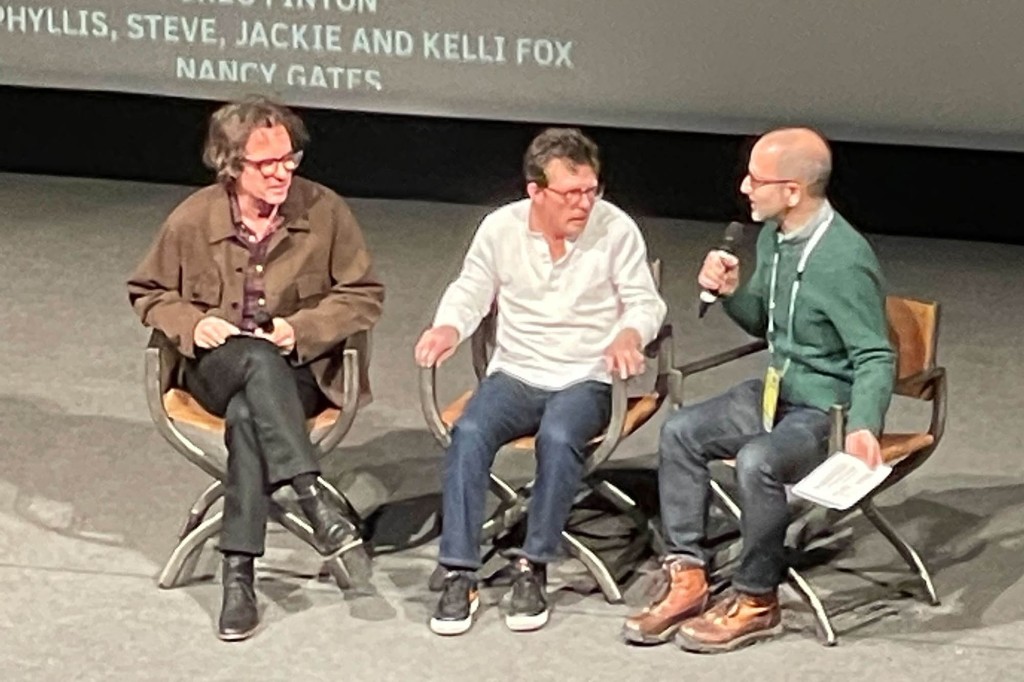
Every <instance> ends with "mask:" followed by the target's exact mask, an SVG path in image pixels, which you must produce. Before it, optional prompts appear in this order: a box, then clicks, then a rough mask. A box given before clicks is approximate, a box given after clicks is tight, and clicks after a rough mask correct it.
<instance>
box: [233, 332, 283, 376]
mask: <svg viewBox="0 0 1024 682" xmlns="http://www.w3.org/2000/svg"><path fill="white" fill-rule="evenodd" d="M244 341H245V346H244V348H243V353H242V358H241V361H242V362H243V363H245V368H246V371H247V373H252V372H259V371H267V370H271V371H280V370H287V369H288V361H287V360H285V358H284V356H283V355H281V352H280V351H279V350H278V349H277V347H276V346H274V344H272V343H270V342H268V341H261V340H256V339H245V340H244Z"/></svg>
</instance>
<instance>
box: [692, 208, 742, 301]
mask: <svg viewBox="0 0 1024 682" xmlns="http://www.w3.org/2000/svg"><path fill="white" fill-rule="evenodd" d="M742 239H743V223H737V222H731V223H729V226H728V227H727V228H725V234H724V235H723V236H722V243H721V244H719V245H718V247H717V248H716V249H715V251H725V252H726V253H728V254H733V255H735V249H736V247H737V246H739V243H740V241H741V240H742ZM717 300H718V291H717V290H716V291H711V290H710V289H703V288H702V289H701V290H700V307H699V308H698V310H697V317H698V318H703V317H704V316H705V315H706V314H707V312H708V308H710V307H711V306H712V305H713V304H714V302H715V301H717Z"/></svg>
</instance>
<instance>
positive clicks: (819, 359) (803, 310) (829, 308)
mask: <svg viewBox="0 0 1024 682" xmlns="http://www.w3.org/2000/svg"><path fill="white" fill-rule="evenodd" d="M813 229H814V228H813V227H809V229H804V230H801V231H800V232H798V233H796V234H793V235H791V238H790V239H787V240H785V241H781V240H779V234H780V233H779V232H778V229H777V226H776V225H774V224H771V223H769V224H767V225H765V227H764V229H762V230H761V234H760V235H759V236H758V239H757V264H756V266H755V269H754V273H753V274H752V275H751V277H750V279H749V280H747V282H746V283H744V284H743V285H741V286H740V288H739V289H737V291H736V292H735V293H734V294H733V295H732V296H729V297H728V298H725V299H723V306H724V308H725V311H726V312H727V313H728V315H729V316H730V317H731V318H732V319H733V320H735V321H736V323H737V324H739V326H740V327H742V328H743V329H744V330H745V331H746V332H747V333H748V334H751V335H752V336H758V337H762V338H763V337H765V336H766V334H767V330H768V294H769V291H768V289H769V286H770V283H771V273H772V260H773V258H774V254H775V249H776V248H778V250H779V269H778V276H777V279H778V281H777V283H776V294H775V332H774V340H773V342H774V353H773V357H772V363H773V364H774V365H775V367H778V368H780V369H781V368H782V367H783V364H784V363H785V360H786V359H787V358H788V359H789V360H790V366H789V368H788V369H787V370H786V374H785V376H784V377H783V379H782V388H781V396H780V397H781V399H782V400H783V401H785V402H787V403H790V404H795V405H809V406H811V407H816V408H818V409H821V410H826V411H827V410H828V409H829V407H831V406H832V405H833V404H837V403H838V404H842V405H848V406H849V411H848V415H847V432H850V431H856V430H858V429H868V430H870V431H871V432H872V433H874V434H875V435H876V436H877V435H878V434H879V433H880V432H881V429H882V422H883V420H884V417H885V412H886V410H887V409H888V407H889V401H890V399H891V397H892V387H893V380H894V373H895V354H894V353H893V350H892V347H891V345H890V343H889V336H888V325H887V323H886V317H885V298H884V294H883V291H882V289H883V281H882V273H881V268H880V267H879V265H878V260H877V259H876V258H875V254H874V252H873V251H872V250H871V246H870V245H869V244H868V243H867V241H866V240H865V239H864V238H863V237H862V236H861V235H860V234H859V233H858V232H857V231H856V230H854V229H853V228H852V227H851V226H850V224H849V223H848V222H846V220H845V219H844V218H843V217H842V216H840V215H839V214H838V213H836V214H835V218H834V219H833V221H832V224H831V225H830V226H829V228H828V229H827V230H826V231H825V234H824V235H823V236H822V238H821V240H820V241H819V242H818V245H817V246H816V247H815V248H814V250H813V251H812V252H811V254H810V257H809V259H808V261H807V265H806V268H805V270H804V273H803V278H802V281H801V284H800V289H799V293H798V294H797V299H796V309H795V310H796V312H795V313H794V320H793V322H794V324H793V338H790V336H789V324H788V318H789V302H790V291H791V288H792V286H793V283H794V281H795V279H796V270H797V263H798V262H799V260H800V256H801V254H802V253H803V250H804V246H806V244H807V241H808V239H809V238H810V236H811V233H812V232H813ZM776 243H778V246H777V247H776Z"/></svg>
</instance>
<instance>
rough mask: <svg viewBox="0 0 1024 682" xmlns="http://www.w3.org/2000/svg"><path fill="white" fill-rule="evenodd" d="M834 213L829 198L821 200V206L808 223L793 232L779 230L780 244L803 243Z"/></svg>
mask: <svg viewBox="0 0 1024 682" xmlns="http://www.w3.org/2000/svg"><path fill="white" fill-rule="evenodd" d="M830 215H832V205H831V204H829V202H828V199H826V200H825V201H823V202H821V207H819V208H818V210H817V212H815V214H814V215H813V216H811V219H810V220H808V221H807V223H806V224H804V225H802V226H801V227H799V228H797V229H795V230H793V231H792V232H790V233H788V234H785V233H783V232H782V231H781V229H780V230H779V243H780V244H802V243H804V242H806V241H807V240H808V239H810V238H811V235H812V234H814V231H815V230H817V229H818V228H819V227H821V225H822V224H823V223H824V222H825V221H826V220H828V218H829V216H830Z"/></svg>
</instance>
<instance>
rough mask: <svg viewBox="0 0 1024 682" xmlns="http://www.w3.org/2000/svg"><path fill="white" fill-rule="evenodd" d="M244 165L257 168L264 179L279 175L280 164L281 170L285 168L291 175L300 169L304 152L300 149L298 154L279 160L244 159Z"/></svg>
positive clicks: (287, 155) (291, 154)
mask: <svg viewBox="0 0 1024 682" xmlns="http://www.w3.org/2000/svg"><path fill="white" fill-rule="evenodd" d="M242 163H247V164H249V165H250V166H252V167H254V168H256V170H258V171H259V172H260V173H261V174H262V175H263V177H265V178H269V177H272V176H274V175H275V174H276V173H277V168H278V164H280V166H281V168H284V169H285V170H286V171H288V172H289V173H292V172H294V171H295V169H296V168H298V167H299V164H300V163H302V150H301V149H300V150H299V151H297V152H291V153H290V154H285V155H284V156H282V157H281V158H279V159H244V158H243V159H242Z"/></svg>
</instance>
